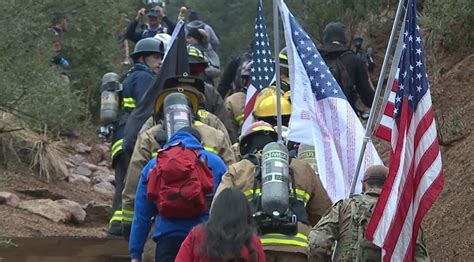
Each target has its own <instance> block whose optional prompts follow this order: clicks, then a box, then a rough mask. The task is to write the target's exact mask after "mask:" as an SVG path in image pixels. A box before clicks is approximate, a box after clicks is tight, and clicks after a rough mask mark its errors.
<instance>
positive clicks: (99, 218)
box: [83, 201, 112, 225]
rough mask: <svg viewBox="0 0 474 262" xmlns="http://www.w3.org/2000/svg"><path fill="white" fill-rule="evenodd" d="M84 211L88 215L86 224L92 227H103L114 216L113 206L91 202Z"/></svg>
mask: <svg viewBox="0 0 474 262" xmlns="http://www.w3.org/2000/svg"><path fill="white" fill-rule="evenodd" d="M83 208H84V210H85V211H86V213H87V216H86V223H88V224H89V223H91V224H92V225H101V224H106V223H108V221H109V219H110V216H111V214H112V206H111V205H107V204H103V203H97V202H95V201H91V202H89V203H87V205H85V206H84V207H83Z"/></svg>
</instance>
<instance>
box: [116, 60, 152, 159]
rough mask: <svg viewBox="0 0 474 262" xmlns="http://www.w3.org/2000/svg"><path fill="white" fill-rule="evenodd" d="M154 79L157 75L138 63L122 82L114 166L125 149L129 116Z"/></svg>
mask: <svg viewBox="0 0 474 262" xmlns="http://www.w3.org/2000/svg"><path fill="white" fill-rule="evenodd" d="M154 77H155V73H154V72H153V71H152V70H151V69H150V68H149V67H148V66H147V65H146V64H143V63H136V64H135V65H133V67H132V68H131V69H130V71H129V72H128V73H127V76H126V77H125V79H124V80H123V82H122V84H123V90H122V105H121V108H122V109H121V111H120V116H119V120H118V123H117V127H116V130H115V132H114V135H113V136H112V165H115V161H114V160H115V159H116V156H118V155H120V154H121V153H122V151H123V149H124V145H123V136H124V128H125V124H126V123H127V119H128V116H129V115H130V113H131V112H132V111H133V109H135V107H137V106H138V104H139V103H140V102H141V100H142V98H143V95H144V94H145V92H146V91H147V90H148V88H149V87H150V84H151V82H152V80H153V78H154ZM131 148H133V145H132V146H131Z"/></svg>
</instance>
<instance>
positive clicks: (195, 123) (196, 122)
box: [194, 121, 204, 126]
mask: <svg viewBox="0 0 474 262" xmlns="http://www.w3.org/2000/svg"><path fill="white" fill-rule="evenodd" d="M194 125H195V126H202V125H204V124H203V123H202V122H201V121H194Z"/></svg>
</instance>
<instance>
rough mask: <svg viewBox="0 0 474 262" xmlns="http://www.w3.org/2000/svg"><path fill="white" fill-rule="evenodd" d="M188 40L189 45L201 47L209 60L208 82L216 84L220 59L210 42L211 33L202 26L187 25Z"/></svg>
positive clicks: (207, 69)
mask: <svg viewBox="0 0 474 262" xmlns="http://www.w3.org/2000/svg"><path fill="white" fill-rule="evenodd" d="M186 41H187V43H188V45H192V46H194V47H197V48H199V49H200V50H201V51H202V52H203V53H204V55H205V56H206V58H207V59H208V61H209V66H208V67H207V68H206V71H205V73H206V76H207V78H208V79H206V82H209V83H211V84H212V85H214V82H213V81H214V79H216V78H217V77H218V76H219V74H220V63H221V62H220V59H219V55H217V53H216V51H215V50H214V49H213V48H212V47H211V45H210V44H209V33H208V32H207V31H206V30H205V29H204V28H202V27H188V25H186Z"/></svg>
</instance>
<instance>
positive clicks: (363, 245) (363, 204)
mask: <svg viewBox="0 0 474 262" xmlns="http://www.w3.org/2000/svg"><path fill="white" fill-rule="evenodd" d="M387 174H388V168H386V167H385V166H381V165H375V166H371V167H369V168H368V169H367V170H366V171H365V176H364V180H363V186H362V188H363V190H362V194H357V195H354V196H352V197H349V198H347V199H344V200H341V201H338V202H337V203H336V204H334V205H333V206H332V208H331V209H330V210H329V211H328V212H327V213H326V215H325V216H324V217H323V218H321V220H319V222H318V224H317V225H316V226H315V227H314V228H313V230H311V233H310V234H309V248H310V256H311V257H312V258H315V259H316V260H317V261H332V260H331V256H332V254H333V250H334V243H335V241H337V246H336V250H335V251H334V253H335V254H334V261H382V251H381V249H380V248H379V247H377V246H375V245H374V244H372V243H371V242H369V241H368V240H367V239H366V238H365V237H364V232H365V229H366V227H367V223H368V222H369V220H370V218H371V217H372V212H373V210H374V207H375V204H376V203H377V200H378V198H379V196H380V192H381V191H382V187H383V185H384V183H385V180H386V178H387ZM420 232H421V234H418V238H417V241H416V249H415V261H418V262H421V261H430V258H429V256H428V252H427V249H426V245H425V241H424V237H423V232H422V231H420Z"/></svg>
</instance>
